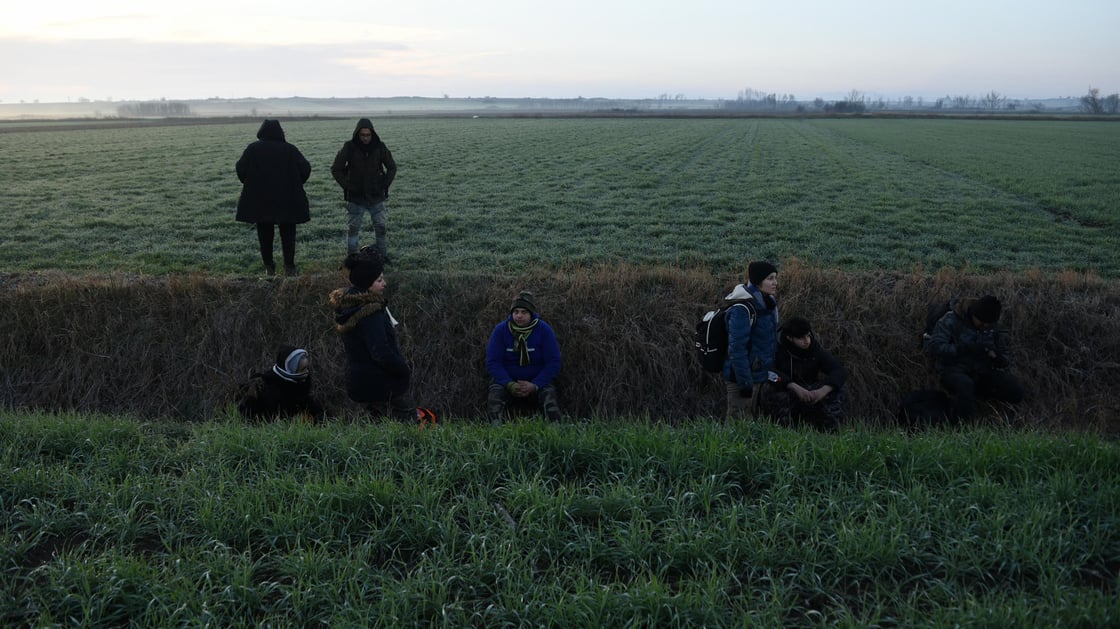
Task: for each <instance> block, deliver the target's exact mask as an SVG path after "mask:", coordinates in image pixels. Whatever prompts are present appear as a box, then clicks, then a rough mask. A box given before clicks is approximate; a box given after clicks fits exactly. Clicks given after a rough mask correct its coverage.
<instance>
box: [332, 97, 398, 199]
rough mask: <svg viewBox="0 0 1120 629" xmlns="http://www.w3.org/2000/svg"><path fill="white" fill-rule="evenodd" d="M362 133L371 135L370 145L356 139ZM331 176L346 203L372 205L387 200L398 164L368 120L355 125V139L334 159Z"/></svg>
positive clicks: (346, 143)
mask: <svg viewBox="0 0 1120 629" xmlns="http://www.w3.org/2000/svg"><path fill="white" fill-rule="evenodd" d="M362 129H369V130H370V133H372V134H373V139H372V140H371V141H370V143H369V144H363V143H362V139H361V138H360V137H358V133H359V132H360V131H361V130H362ZM331 176H333V177H334V180H335V181H337V182H338V185H339V186H341V187H342V198H343V199H345V200H347V201H350V202H353V203H359V204H362V205H374V204H376V203H381V202H382V201H384V200H385V199H387V198H389V186H390V185H392V183H393V179H395V178H396V176H397V162H395V161H394V160H393V154H392V153H390V152H389V147H387V146H385V143H384V142H382V141H381V138H380V137H379V136H378V135H377V132H376V131H374V130H373V124H372V123H371V122H370V121H369V119H368V118H362V119H361V120H359V121H358V124H357V126H355V127H354V135H352V136H351V138H350V140H349V141H347V142H345V143H344V144H343V145H342V148H341V149H339V151H338V154H337V155H335V157H334V162H333V163H331Z"/></svg>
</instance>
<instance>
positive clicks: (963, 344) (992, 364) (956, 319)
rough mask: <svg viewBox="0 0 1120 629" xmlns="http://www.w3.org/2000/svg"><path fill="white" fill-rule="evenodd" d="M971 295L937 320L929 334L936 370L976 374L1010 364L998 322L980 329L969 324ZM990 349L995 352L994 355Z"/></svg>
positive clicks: (1005, 339)
mask: <svg viewBox="0 0 1120 629" xmlns="http://www.w3.org/2000/svg"><path fill="white" fill-rule="evenodd" d="M974 301H975V300H974V299H961V300H959V301H958V302H957V303H955V304H954V305H953V309H952V310H950V311H949V312H947V313H945V315H944V316H942V317H941V319H940V320H938V322H937V325H935V326H934V328H933V333H932V334H931V335H930V341H929V348H930V353H931V354H932V355H933V368H934V370H935V371H937V373H939V374H940V373H942V372H944V371H946V370H948V369H959V370H962V371H965V372H967V373H972V374H977V373H985V372H989V371H992V370H994V369H1002V368H1004V367H1007V366H1008V364H1010V355H1009V352H1008V347H1007V337H1006V335H1005V334H1004V332H1003V331H1002V330H1001V329H1000V328H999V326H998V324H996V325H993V326H992V327H990V328H988V329H987V330H981V329H979V328H977V327H976V326H974V325H973V324H972V317H971V316H969V314H968V309H969V308H970V307H971V306H972V303H973V302H974ZM989 350H990V351H991V352H992V353H994V354H995V356H994V357H993V356H992V355H990V354H989V353H988V352H989Z"/></svg>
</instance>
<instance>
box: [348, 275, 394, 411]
mask: <svg viewBox="0 0 1120 629" xmlns="http://www.w3.org/2000/svg"><path fill="white" fill-rule="evenodd" d="M330 304H331V307H332V308H334V322H335V330H336V331H338V333H339V334H340V335H341V337H342V345H343V347H344V348H345V350H346V393H347V395H349V396H350V399H351V400H354V401H355V402H387V401H389V400H390V399H391V398H393V397H397V396H400V395H404V394H405V393H407V392H408V386H409V380H410V378H411V375H412V371H411V370H410V369H409V367H408V363H407V362H405V359H404V356H403V355H402V354H401V350H400V347H398V346H397V332H396V330H395V329H394V322H393V320H392V317H391V316H390V315H389V310H388V308H387V306H386V305H385V303H384V302H383V301H382V300H381V298H380V297H378V296H376V295H374V294H373V293H370V292H368V291H363V290H360V289H358V288H356V287H354V286H351V287H349V288H345V289H343V288H340V289H338V290H336V291H334V292H332V293H331V294H330Z"/></svg>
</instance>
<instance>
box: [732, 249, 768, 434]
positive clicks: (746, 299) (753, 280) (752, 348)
mask: <svg viewBox="0 0 1120 629" xmlns="http://www.w3.org/2000/svg"><path fill="white" fill-rule="evenodd" d="M747 277H748V280H749V283H748V284H746V285H743V284H738V285H736V286H735V288H734V289H733V290H732V291H731V292H730V293H728V295H727V296H726V297H724V298H723V299H724V301H725V302H726V303H727V360H725V361H724V364H723V380H724V384H725V385H726V389H727V417H728V418H729V419H730V418H735V417H746V416H752V415H754V414H756V412H757V411H758V407H757V399H758V397H757V396H756V395H755V392H756V389H757V388H758V387H759V385H761V384H762V383H763V382H766V380H767V379H768V377H769V373H770V371H771V369H773V367H774V355H775V352H776V351H777V347H778V303H777V297H778V269H777V267H775V266H774V265H773V264H771V263H769V262H766V261H762V260H756V261H754V262H751V263H750V264H749V265H748V266H747ZM737 304H743V305H745V306H748V307H746V308H739V307H735V306H736V305H737Z"/></svg>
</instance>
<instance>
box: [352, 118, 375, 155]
mask: <svg viewBox="0 0 1120 629" xmlns="http://www.w3.org/2000/svg"><path fill="white" fill-rule="evenodd" d="M362 129H369V132H370V133H372V134H373V139H372V140H370V143H369V144H362V139H361V138H360V137H358V132H359V131H361V130H362ZM350 141H351V142H353V143H354V146H357V147H362V146H368V147H370V148H371V149H372V148H376V147H378V146H380V144H381V136H379V135H377V131H375V130H374V128H373V123H372V122H370V121H369V118H360V119H359V120H358V124H356V125H354V135H352V136H350Z"/></svg>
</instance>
